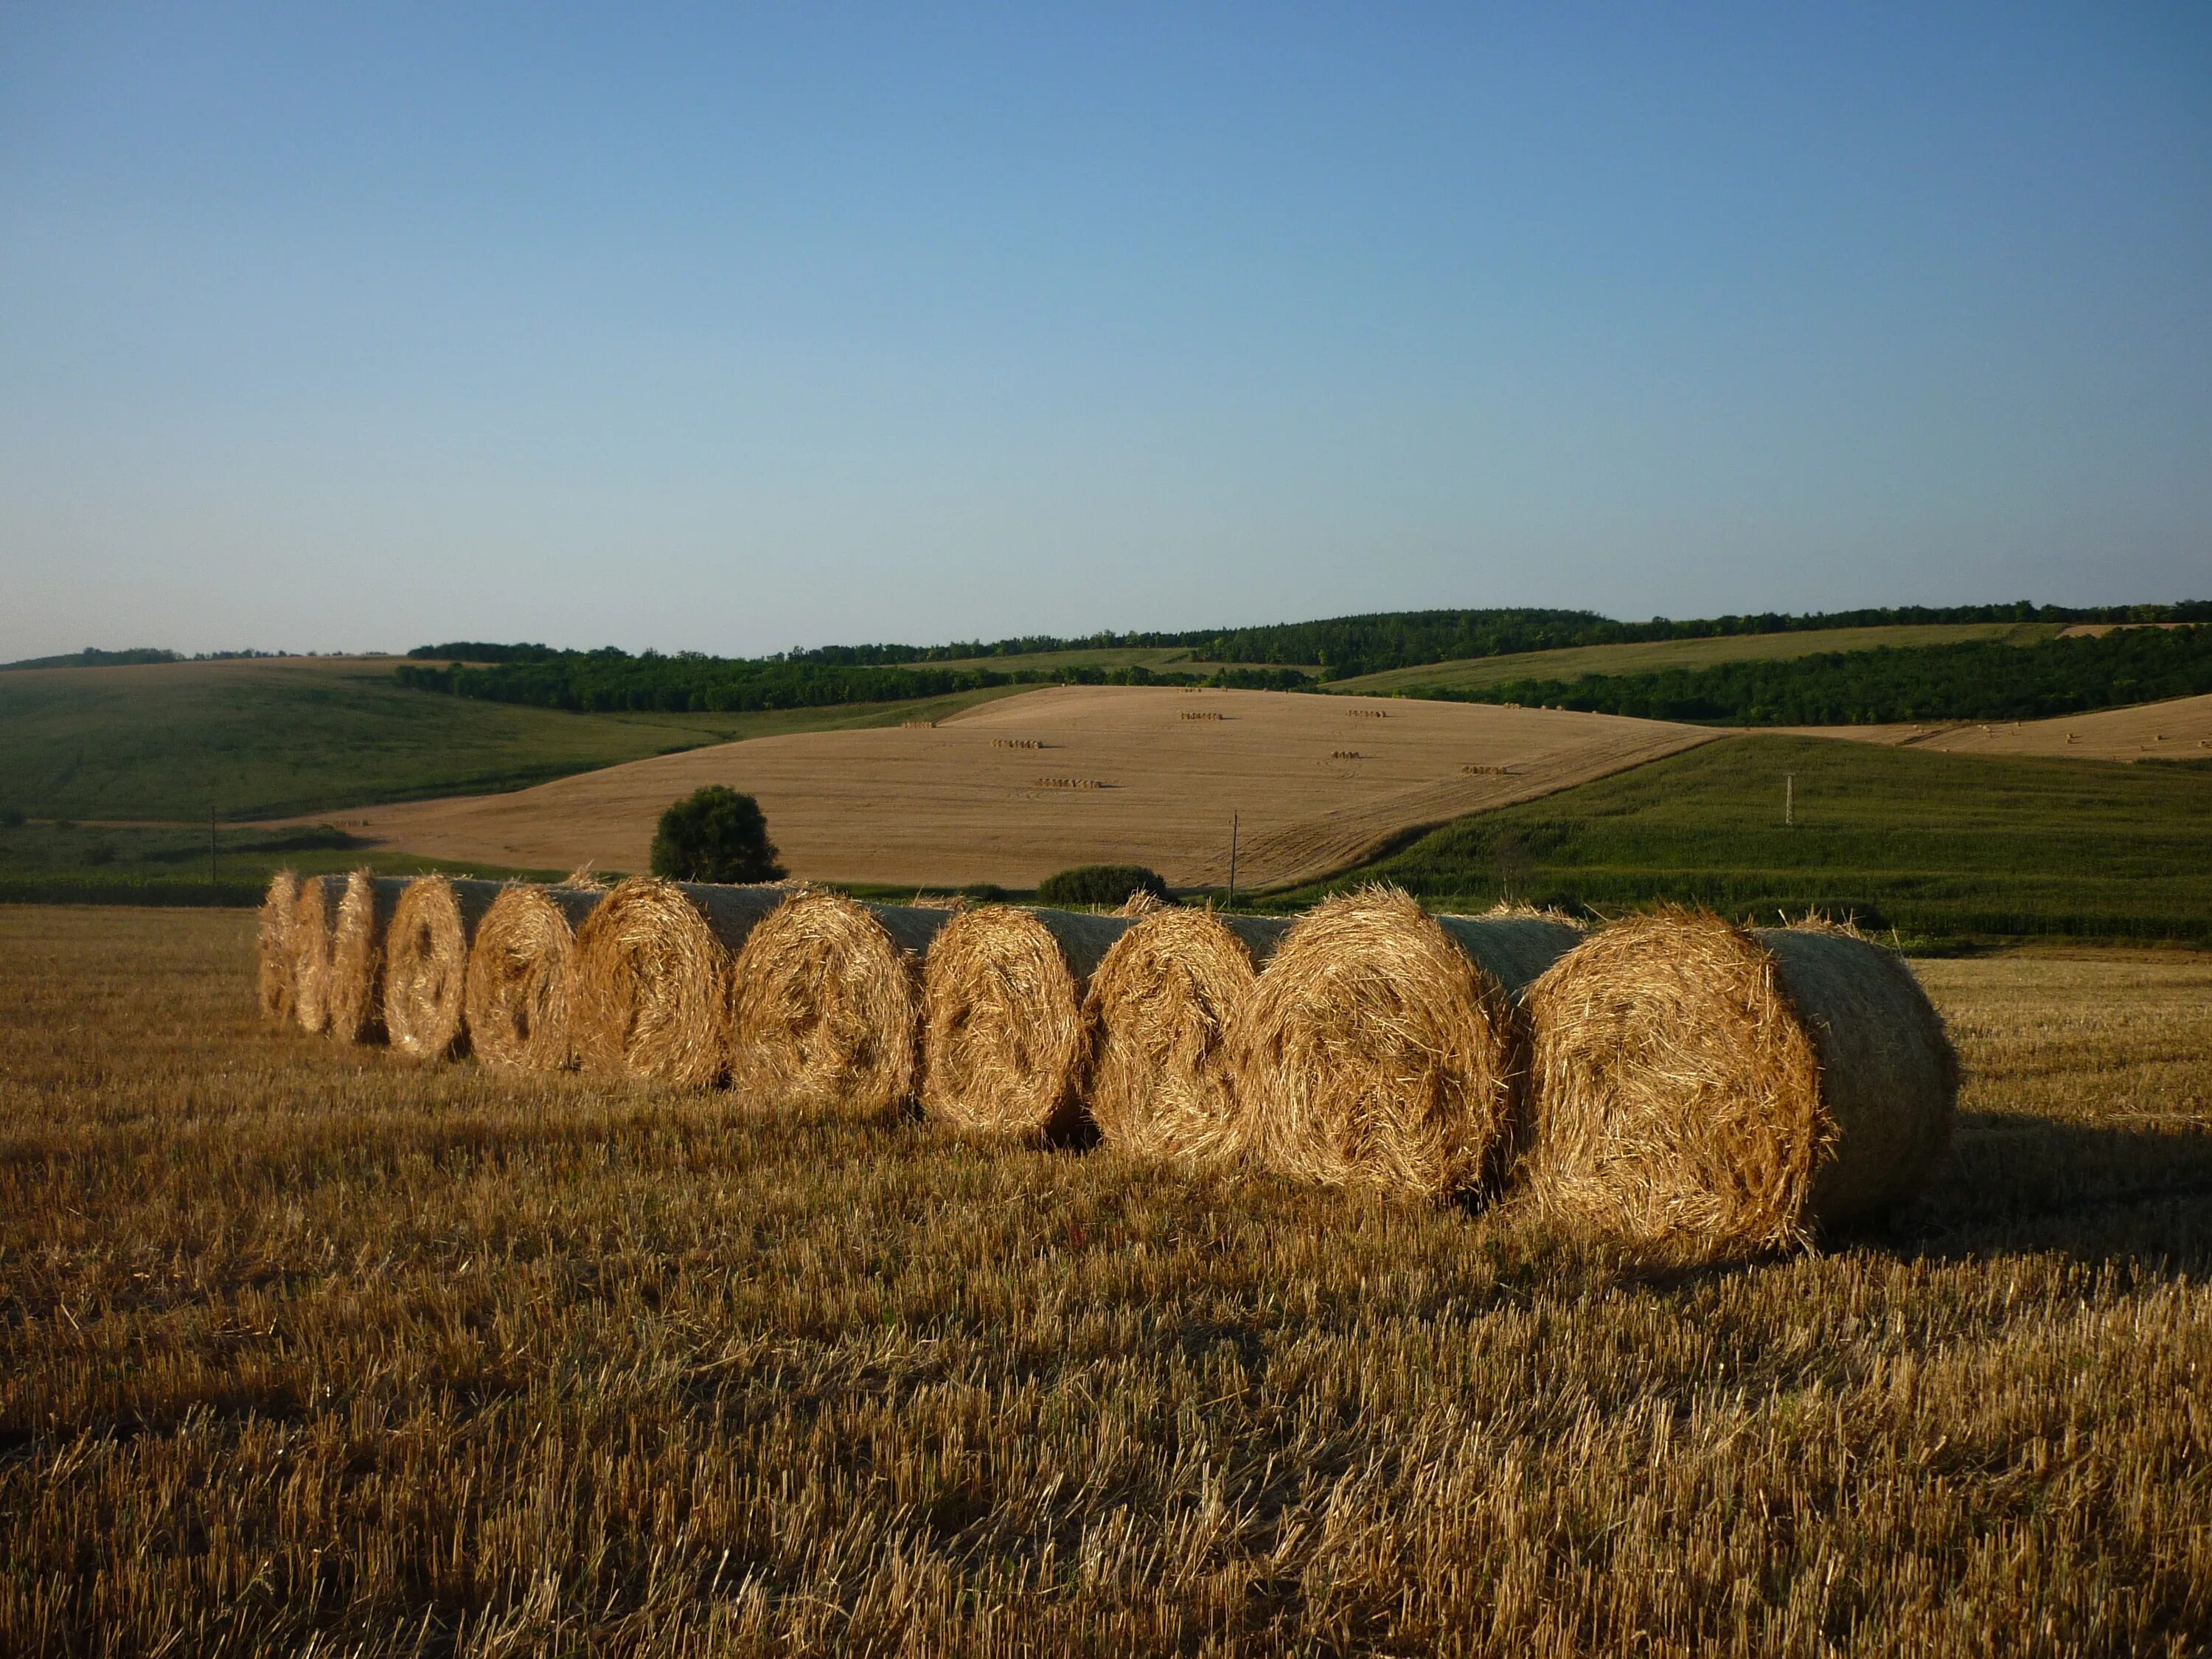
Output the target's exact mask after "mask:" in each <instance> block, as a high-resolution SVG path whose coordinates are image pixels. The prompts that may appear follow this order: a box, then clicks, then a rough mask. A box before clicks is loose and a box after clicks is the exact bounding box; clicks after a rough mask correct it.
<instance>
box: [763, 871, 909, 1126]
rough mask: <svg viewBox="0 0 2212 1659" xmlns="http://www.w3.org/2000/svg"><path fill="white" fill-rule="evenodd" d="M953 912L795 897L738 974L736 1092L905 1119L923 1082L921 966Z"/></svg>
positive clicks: (808, 894)
mask: <svg viewBox="0 0 2212 1659" xmlns="http://www.w3.org/2000/svg"><path fill="white" fill-rule="evenodd" d="M950 919H951V912H949V911H945V910H919V909H915V908H911V907H904V906H881V905H871V904H863V903H861V902H859V901H858V900H856V899H851V898H848V897H846V896H844V895H843V894H842V893H836V892H831V891H829V890H826V889H821V888H810V889H805V890H801V891H799V892H798V893H796V894H794V895H793V896H792V897H791V898H789V899H788V900H787V901H786V902H784V903H783V904H782V905H781V906H780V907H779V908H777V909H776V910H775V913H774V914H773V915H769V916H768V917H767V918H765V919H764V920H763V921H761V922H760V923H758V924H757V926H756V927H754V928H753V930H752V931H751V933H750V934H748V935H747V936H746V939H745V942H744V947H743V948H742V949H741V950H740V951H738V956H737V960H736V961H735V963H733V964H732V968H731V975H730V977H731V1007H730V1083H731V1086H732V1088H734V1089H736V1090H738V1091H740V1092H741V1093H744V1094H745V1095H748V1096H750V1097H755V1098H757V1099H761V1100H763V1101H772V1102H776V1103H782V1104H786V1105H793V1106H798V1107H801V1108H804V1109H811V1110H823V1109H834V1110H836V1111H838V1112H841V1113H843V1114H846V1115H850V1116H854V1117H859V1118H878V1117H884V1116H887V1115H890V1114H893V1113H896V1111H898V1110H899V1109H901V1108H902V1107H904V1106H906V1105H907V1104H908V1103H910V1102H912V1101H913V1099H914V1098H915V1093H916V1091H917V1090H918V1088H919V1086H920V1079H921V951H923V949H924V948H925V947H926V946H927V943H928V941H929V939H930V938H931V937H932V936H933V934H934V933H936V932H937V930H938V929H939V928H940V927H943V926H944V924H945V922H946V921H949V920H950Z"/></svg>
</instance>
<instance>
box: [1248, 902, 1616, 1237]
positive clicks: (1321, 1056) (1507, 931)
mask: <svg viewBox="0 0 2212 1659" xmlns="http://www.w3.org/2000/svg"><path fill="white" fill-rule="evenodd" d="M1573 938H1574V933H1573V931H1572V930H1571V929H1570V928H1565V927H1557V926H1555V925H1554V924H1551V923H1548V922H1536V921H1522V920H1519V919H1508V920H1498V921H1484V920H1482V919H1480V918H1468V917H1454V918H1450V919H1449V926H1447V924H1446V922H1444V921H1439V920H1438V919H1437V918H1436V917H1434V916H1431V915H1428V914H1427V913H1426V912H1425V911H1424V910H1423V909H1422V908H1420V906H1419V904H1417V903H1415V902H1413V899H1412V898H1410V897H1408V896H1407V895H1406V894H1404V893H1403V892H1401V891H1398V890H1395V889H1394V888H1369V889H1365V890H1362V891H1359V892H1356V893H1351V894H1346V895H1344V896H1340V897H1338V898H1334V899H1330V900H1328V901H1327V902H1324V903H1322V904H1320V905H1318V906H1316V908H1314V909H1312V910H1311V911H1310V912H1308V913H1307V914H1306V915H1304V916H1303V917H1301V918H1300V919H1299V921H1297V925H1296V926H1294V927H1292V928H1291V931H1290V933H1289V934H1288V935H1287V936H1286V937H1285V939H1284V941H1283V944H1282V946H1281V948H1280V949H1279V951H1277V952H1276V955H1275V959H1274V960H1273V962H1272V963H1269V964H1268V966H1267V970H1266V971H1265V972H1264V973H1262V974H1261V975H1260V981H1259V986H1258V988H1257V989H1256V991H1255V993H1254V994H1253V996H1252V998H1251V1000H1249V1002H1248V1003H1247V1005H1246V1006H1245V1009H1244V1012H1243V1016H1242V1017H1241V1018H1239V1019H1238V1021H1237V1026H1236V1033H1235V1036H1234V1038H1233V1044H1234V1048H1235V1051H1236V1060H1235V1066H1236V1079H1237V1102H1238V1109H1239V1115H1240V1119H1241V1133H1243V1137H1244V1139H1245V1141H1246V1144H1247V1145H1248V1146H1249V1147H1250V1148H1251V1149H1252V1152H1253V1154H1254V1156H1255V1158H1256V1160H1257V1161H1258V1162H1260V1163H1261V1164H1264V1165H1266V1166H1267V1167H1268V1168H1271V1169H1273V1170H1276V1171H1278V1172H1279V1173H1281V1174H1284V1175H1287V1176H1293V1177H1296V1178H1297V1179H1300V1180H1304V1181H1310V1182H1316V1183H1319V1184H1321V1185H1323V1186H1346V1185H1354V1186H1360V1187H1364V1188H1370V1189H1372V1190H1376V1191H1380V1192H1383V1193H1385V1194H1390V1195H1393V1196H1397V1197H1402V1198H1407V1199H1438V1198H1444V1197H1449V1196H1450V1195H1452V1194H1459V1193H1465V1192H1470V1191H1475V1190H1480V1189H1481V1188H1485V1187H1486V1186H1488V1185H1490V1184H1491V1183H1492V1181H1493V1180H1494V1179H1495V1178H1496V1176H1498V1173H1499V1172H1500V1170H1501V1169H1502V1166H1503V1163H1504V1158H1505V1157H1506V1155H1507V1152H1508V1151H1509V1149H1510V1146H1511V1143H1512V1137H1513V1135H1514V1133H1515V1130H1516V1120H1517V1117H1518V1115H1519V1110H1520V1105H1521V1094H1522V1071H1523V1066H1524V1060H1523V1046H1524V1045H1523V1038H1522V1027H1521V1022H1520V1019H1519V1017H1518V1015H1517V1012H1516V1008H1515V1006H1514V1001H1513V995H1512V992H1513V990H1514V989H1515V988H1516V987H1517V986H1518V985H1519V984H1520V983H1522V981H1523V980H1524V978H1525V977H1526V976H1527V975H1528V974H1529V973H1531V972H1532V971H1534V969H1535V968H1536V967H1538V966H1541V963H1544V962H1546V961H1548V960H1549V959H1551V958H1552V957H1556V956H1558V955H1559V953H1560V952H1561V951H1565V949H1566V948H1567V945H1569V944H1570V943H1571V941H1572V939H1573Z"/></svg>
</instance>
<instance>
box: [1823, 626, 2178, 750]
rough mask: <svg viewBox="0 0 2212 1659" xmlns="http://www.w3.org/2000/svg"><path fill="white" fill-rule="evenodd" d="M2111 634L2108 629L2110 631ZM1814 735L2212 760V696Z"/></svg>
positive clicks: (1832, 729)
mask: <svg viewBox="0 0 2212 1659" xmlns="http://www.w3.org/2000/svg"><path fill="white" fill-rule="evenodd" d="M2107 631H2109V630H2107ZM1789 729H1790V731H1791V732H1794V733H1795V734H1796V735H1799V736H1802V737H1809V738H1843V739H1844V741H1846V742H1849V743H1879V744H1891V745H1893V746H1898V747H1909V748H1914V749H1933V750H1938V751H1940V752H1942V753H1944V754H1950V755H2039V756H2046V757H2050V758H2052V759H2063V760H2106V761H2115V760H2117V761H2141V760H2178V761H2212V696H2202V697H2175V698H2172V699H2171V700H2170V701H2168V702H2144V703H2136V704H2135V705H2134V706H2133V707H2131V708H2106V709H2103V710H2100V712H2098V713H2096V714H2060V715H2057V716H2054V717H2053V718H2052V719H2050V720H1999V721H1996V722H1994V723H1991V724H1988V725H1984V724H1980V723H1978V722H1977V723H1968V724H1946V725H1929V726H1799V727H1792V728H1789Z"/></svg>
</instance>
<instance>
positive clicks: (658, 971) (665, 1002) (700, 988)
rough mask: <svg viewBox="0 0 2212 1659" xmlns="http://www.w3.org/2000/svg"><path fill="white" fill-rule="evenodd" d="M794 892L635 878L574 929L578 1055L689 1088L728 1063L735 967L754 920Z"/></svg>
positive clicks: (716, 1078)
mask: <svg viewBox="0 0 2212 1659" xmlns="http://www.w3.org/2000/svg"><path fill="white" fill-rule="evenodd" d="M789 896H791V889H790V888H788V887H785V886H781V885H776V884H767V885H763V886H754V887H721V886H714V885H710V884H707V883H704V882H674V881H663V880H661V879H659V878H658V877H654V876H632V877H630V878H629V879H628V880H627V881H624V882H623V883H621V884H619V885H617V887H616V888H615V890H613V891H612V892H611V893H609V894H608V895H607V896H606V897H605V898H604V899H602V900H601V901H600V902H599V908H597V909H595V910H593V911H592V914H591V916H590V918H589V919H588V920H587V921H585V923H584V925H583V926H582V927H580V928H578V929H577V930H576V968H575V974H576V977H575V982H574V987H573V989H572V999H573V1000H572V1001H571V1003H570V1018H571V1020H572V1022H573V1025H572V1029H573V1030H574V1038H575V1045H576V1054H577V1059H578V1060H579V1061H580V1063H581V1064H582V1065H583V1066H586V1068H588V1069H590V1070H593V1071H606V1072H612V1071H626V1072H629V1073H635V1075H637V1076H640V1077H649V1078H657V1079H659V1080H661V1081H662V1082H665V1083H672V1084H675V1085H678V1086H679V1087H684V1088H698V1089H703V1088H710V1087H712V1086H713V1085H715V1084H717V1083H720V1082H721V1081H722V1080H723V1079H724V1077H725V1076H726V1074H727V1073H728V1067H729V1042H728V1022H729V1015H730V965H731V959H732V957H733V955H734V954H735V953H736V951H738V949H739V948H740V947H742V946H743V945H744V942H745V936H746V935H747V934H748V933H750V932H751V931H752V929H753V927H754V925H755V924H756V923H757V922H758V921H761V920H762V918H763V917H764V916H766V915H769V913H770V912H771V911H773V910H774V909H775V908H776V906H778V905H779V904H781V903H782V902H784V901H785V900H786V899H787V898H788V897H789Z"/></svg>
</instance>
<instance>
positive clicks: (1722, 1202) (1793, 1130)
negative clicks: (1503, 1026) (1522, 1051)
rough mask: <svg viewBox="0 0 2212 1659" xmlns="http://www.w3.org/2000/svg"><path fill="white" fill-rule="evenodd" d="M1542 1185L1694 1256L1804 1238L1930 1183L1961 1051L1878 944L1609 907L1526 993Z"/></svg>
mask: <svg viewBox="0 0 2212 1659" xmlns="http://www.w3.org/2000/svg"><path fill="white" fill-rule="evenodd" d="M1529 1012H1530V1015H1531V1018H1532V1020H1533V1023H1534V1073H1535V1081H1536V1098H1537V1103H1538V1109H1537V1121H1536V1131H1535V1137H1534V1146H1533V1148H1532V1151H1531V1153H1530V1156H1529V1158H1528V1170H1527V1173H1528V1185H1529V1190H1530V1193H1531V1195H1532V1197H1533V1198H1534V1200H1535V1202H1536V1203H1537V1204H1538V1205H1539V1206H1540V1207H1541V1208H1542V1209H1544V1210H1545V1211H1547V1212H1550V1213H1552V1214H1553V1215H1555V1216H1557V1217H1558V1218H1560V1219H1561V1220H1562V1221H1564V1222H1566V1223H1568V1224H1569V1225H1575V1226H1579V1227H1585V1228H1589V1229H1592V1230H1595V1231H1600V1232H1602V1233H1605V1234H1607V1235H1610V1236H1613V1237H1620V1238H1623V1239H1625V1240H1626V1241H1628V1242H1630V1243H1634V1244H1637V1245H1639V1246H1643V1247H1647V1248H1651V1249H1658V1250H1661V1251H1662V1252H1664V1253H1667V1254H1668V1255H1675V1256H1680V1257H1684V1258H1686V1259H1695V1260H1705V1261H1715V1260H1723V1259H1728V1258H1731V1257H1736V1256H1741V1255H1752V1254H1756V1253H1759V1252H1761V1251H1765V1250H1771V1249H1781V1248H1787V1247H1790V1246H1793V1245H1796V1244H1799V1243H1802V1242H1804V1241H1805V1240H1806V1239H1807V1238H1808V1237H1810V1235H1811V1232H1812V1231H1813V1230H1814V1227H1815V1226H1816V1225H1818V1224H1819V1223H1820V1222H1823V1221H1832V1220H1841V1219H1844V1218H1849V1217H1850V1216H1853V1215H1857V1214H1863V1213H1864V1212H1867V1211H1869V1210H1871V1209H1875V1208H1878V1207H1880V1206H1881V1205H1882V1204H1885V1203H1887V1202H1888V1201H1890V1200H1893V1199H1894V1198H1896V1197H1899V1196H1902V1195H1903V1194H1905V1193H1906V1192H1908V1191H1910V1190H1911V1188H1913V1187H1915V1186H1917V1184H1919V1183H1920V1182H1923V1181H1924V1180H1925V1179H1926V1178H1927V1176H1928V1175H1929V1173H1930V1172H1931V1171H1932V1170H1933V1168H1934V1165H1935V1163H1936V1160H1937V1158H1940V1156H1941V1152H1942V1146H1943V1145H1944V1144H1945V1143H1946V1141H1947V1140H1948V1125H1949V1121H1950V1118H1951V1114H1952V1106H1953V1100H1954V1096H1955V1093H1956V1088H1957V1069H1956V1061H1955V1059H1954V1056H1953V1055H1952V1052H1951V1048H1950V1044H1949V1041H1948V1038H1947V1037H1946V1036H1944V1034H1943V1031H1942V1020H1941V1019H1940V1018H1939V1017H1937V1016H1936V1012H1935V1010H1934V1009H1933V1007H1931V1006H1929V1004H1928V1001H1927V999H1926V997H1925V995H1924V994H1923V993H1922V992H1921V990H1920V987H1919V985H1918V982H1917V981H1916V980H1914V979H1913V977H1912V975H1911V970H1910V969H1907V968H1906V967H1905V965H1904V963H1902V962H1901V961H1899V960H1897V959H1896V958H1894V957H1892V956H1891V955H1890V953H1889V952H1887V951H1883V950H1882V949H1881V947H1879V946H1877V945H1872V944H1870V943H1869V942H1868V941H1866V940H1863V939H1856V938H1851V937H1849V936H1846V935H1844V934H1842V933H1826V932H1813V931H1807V930H1799V929H1772V930H1767V931H1765V932H1762V933H1756V934H1754V933H1747V932H1746V931H1745V930H1743V929H1741V928H1739V927H1734V926H1732V925H1730V924H1729V923H1728V922H1727V921H1723V920H1722V919H1721V918H1720V917H1717V916H1714V915H1710V914H1706V913H1701V912H1690V911H1681V910H1669V911H1662V912H1657V913H1654V914H1651V915H1643V916H1638V917H1633V918H1631V919H1629V920H1627V921H1621V922H1619V923H1616V924H1615V925H1614V926H1613V927H1608V928H1607V929H1606V930H1605V931H1604V932H1603V933H1599V934H1597V935H1596V936H1595V937H1594V938H1592V939H1590V940H1589V942H1588V943H1586V944H1584V945H1582V946H1581V947H1580V948H1579V949H1577V951H1574V952H1573V953H1572V954H1571V955H1570V956H1568V957H1565V959H1564V960H1562V961H1561V962H1560V963H1559V965H1558V966H1557V967H1556V968H1554V969H1553V970H1552V971H1551V972H1549V973H1547V975H1545V976H1544V978H1543V979H1541V981H1538V982H1537V984H1536V986H1535V987H1534V990H1533V991H1532V992H1531V994H1530V997H1529Z"/></svg>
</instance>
